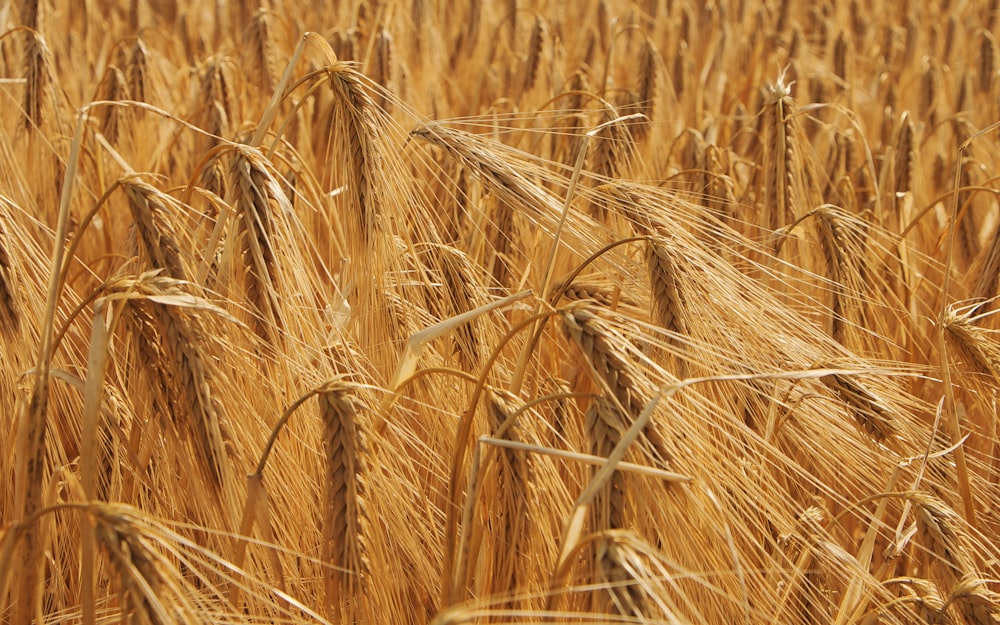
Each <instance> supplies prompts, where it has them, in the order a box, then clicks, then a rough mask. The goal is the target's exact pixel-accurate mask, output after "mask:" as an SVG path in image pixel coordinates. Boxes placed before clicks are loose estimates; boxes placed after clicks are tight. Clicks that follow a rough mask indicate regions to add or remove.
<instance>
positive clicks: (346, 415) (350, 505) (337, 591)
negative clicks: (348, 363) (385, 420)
mask: <svg viewBox="0 0 1000 625" xmlns="http://www.w3.org/2000/svg"><path fill="white" fill-rule="evenodd" d="M317 397H318V400H319V418H320V422H321V423H322V426H323V434H322V436H323V457H324V459H325V468H324V474H323V507H322V528H323V551H322V557H323V561H324V562H326V563H327V564H328V565H329V566H330V567H332V568H331V569H330V570H329V572H328V573H327V574H326V575H327V578H326V579H327V584H326V603H327V605H328V607H332V606H334V605H336V604H340V605H341V606H345V607H346V608H347V609H348V610H349V613H352V614H354V615H355V618H360V617H362V615H363V612H362V610H363V609H364V606H363V605H360V602H361V601H362V598H363V594H364V590H365V587H366V585H367V584H369V583H371V582H370V580H369V575H370V573H371V572H370V570H369V560H368V552H367V547H366V542H367V541H368V540H369V532H370V529H369V519H368V513H367V511H366V505H367V497H368V479H369V475H368V458H367V456H368V448H367V445H368V443H367V436H368V435H367V428H366V425H365V414H366V412H367V407H366V406H365V404H364V402H363V400H362V399H361V398H360V397H359V396H358V393H357V388H356V387H355V385H353V384H351V383H349V382H346V381H343V380H335V381H332V382H330V383H328V384H326V385H325V386H324V387H323V388H322V389H320V392H319V394H318V396H317Z"/></svg>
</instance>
